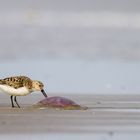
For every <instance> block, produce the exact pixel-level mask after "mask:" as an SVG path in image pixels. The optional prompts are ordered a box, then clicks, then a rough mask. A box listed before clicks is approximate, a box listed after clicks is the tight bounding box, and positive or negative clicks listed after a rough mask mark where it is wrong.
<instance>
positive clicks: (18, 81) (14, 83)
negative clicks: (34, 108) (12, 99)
mask: <svg viewBox="0 0 140 140" xmlns="http://www.w3.org/2000/svg"><path fill="white" fill-rule="evenodd" d="M0 81H1V83H2V84H6V85H9V86H11V87H14V88H16V89H17V88H20V87H23V86H28V84H29V83H31V79H30V78H28V77H26V76H15V77H8V78H5V79H3V80H0Z"/></svg>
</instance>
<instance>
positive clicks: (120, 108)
mask: <svg viewBox="0 0 140 140" xmlns="http://www.w3.org/2000/svg"><path fill="white" fill-rule="evenodd" d="M62 96H63V97H67V98H70V99H72V100H74V101H76V102H77V103H79V104H82V105H84V106H88V107H89V109H88V110H58V109H48V108H46V109H43V108H35V107H33V106H32V105H33V104H35V103H37V102H38V101H39V100H40V99H42V98H41V97H42V96H40V95H29V96H26V97H19V98H18V101H19V103H20V105H21V106H22V108H20V109H19V108H11V106H10V99H9V96H6V95H3V94H1V95H0V99H1V102H0V126H1V127H0V134H33V135H34V134H52V133H60V134H67V133H69V134H73V133H74V134H76V133H81V134H89V133H90V134H93V133H94V134H98V133H106V134H108V135H112V134H114V133H128V134H130V133H139V132H140V95H62Z"/></svg>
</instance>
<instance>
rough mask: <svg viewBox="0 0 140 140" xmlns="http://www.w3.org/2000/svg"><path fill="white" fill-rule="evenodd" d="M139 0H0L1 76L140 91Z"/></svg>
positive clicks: (74, 88)
mask: <svg viewBox="0 0 140 140" xmlns="http://www.w3.org/2000/svg"><path fill="white" fill-rule="evenodd" d="M139 5H140V1H139V0H123V1H122V0H117V1H113V0H39V1H38V0H20V1H19V0H12V1H11V0H0V70H1V74H0V75H1V76H0V77H1V78H4V77H7V76H11V75H27V76H29V77H31V78H32V79H37V80H42V81H43V82H44V84H45V87H46V90H47V91H48V92H49V93H56V94H59V93H64V94H67V93H70V94H100V93H101V94H134V93H136V94H138V93H140V86H139V85H140V75H139V72H140V39H139V38H140V8H139Z"/></svg>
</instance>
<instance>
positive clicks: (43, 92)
mask: <svg viewBox="0 0 140 140" xmlns="http://www.w3.org/2000/svg"><path fill="white" fill-rule="evenodd" d="M41 92H42V94H43V95H44V96H45V97H46V98H47V97H48V96H47V94H46V92H45V91H44V90H43V89H42V90H41Z"/></svg>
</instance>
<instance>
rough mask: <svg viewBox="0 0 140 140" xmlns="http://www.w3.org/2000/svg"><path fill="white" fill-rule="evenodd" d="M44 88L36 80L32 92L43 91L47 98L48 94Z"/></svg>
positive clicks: (33, 82)
mask: <svg viewBox="0 0 140 140" xmlns="http://www.w3.org/2000/svg"><path fill="white" fill-rule="evenodd" d="M43 88H44V85H43V83H42V82H40V81H36V80H34V81H32V90H33V91H41V92H42V94H43V95H44V96H45V97H47V94H46V92H45V91H44V89H43Z"/></svg>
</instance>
